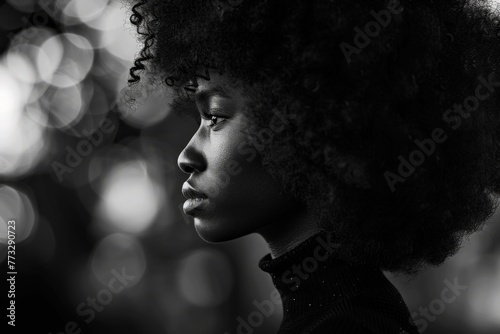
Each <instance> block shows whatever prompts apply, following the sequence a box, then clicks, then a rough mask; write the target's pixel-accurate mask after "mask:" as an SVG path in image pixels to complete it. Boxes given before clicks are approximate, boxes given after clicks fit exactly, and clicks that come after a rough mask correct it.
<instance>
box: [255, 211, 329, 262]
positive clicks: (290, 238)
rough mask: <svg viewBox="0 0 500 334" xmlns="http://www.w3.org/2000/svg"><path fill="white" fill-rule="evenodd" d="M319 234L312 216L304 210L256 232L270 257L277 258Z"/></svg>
mask: <svg viewBox="0 0 500 334" xmlns="http://www.w3.org/2000/svg"><path fill="white" fill-rule="evenodd" d="M319 232H320V229H319V228H318V226H317V225H316V223H315V220H314V218H313V217H312V215H311V214H310V213H309V212H308V211H307V210H304V211H303V212H301V213H300V214H296V215H293V217H291V218H290V219H282V220H281V221H280V222H278V223H276V224H273V225H271V226H267V227H266V228H264V229H262V230H260V231H258V232H257V233H258V234H260V235H261V236H262V237H263V238H264V240H265V241H266V243H267V245H268V246H269V249H270V252H271V257H272V258H273V259H274V258H277V257H279V256H281V255H283V254H285V253H286V252H288V251H289V250H291V249H293V248H295V247H296V246H298V245H299V244H301V243H302V242H303V241H305V240H307V239H308V238H310V237H312V236H313V235H315V234H317V233H319Z"/></svg>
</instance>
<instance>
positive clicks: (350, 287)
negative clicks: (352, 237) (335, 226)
mask: <svg viewBox="0 0 500 334" xmlns="http://www.w3.org/2000/svg"><path fill="white" fill-rule="evenodd" d="M338 247H339V246H338V244H335V243H333V242H332V239H331V237H330V236H329V235H327V234H325V233H318V234H316V235H314V236H312V237H310V238H309V239H307V240H306V241H304V242H302V243H301V244H299V245H298V246H297V247H295V248H293V249H291V250H289V251H288V252H286V253H285V254H283V255H281V256H279V257H277V258H274V259H272V258H271V254H267V255H266V256H264V257H263V258H262V259H261V260H260V261H259V267H260V269H262V270H263V271H265V272H267V273H269V274H270V275H271V277H272V279H273V283H274V286H275V287H276V288H277V289H278V291H279V292H280V295H281V299H282V302H283V312H284V319H283V320H284V321H287V319H293V318H295V317H302V316H305V315H306V314H308V313H310V312H320V311H323V310H325V309H326V308H327V307H329V306H331V304H332V303H334V302H335V301H337V300H339V299H340V298H346V297H351V296H354V295H357V294H359V293H362V292H369V291H373V290H374V289H377V286H379V287H381V286H383V285H387V283H389V282H388V281H387V279H386V278H385V276H384V275H383V273H382V271H381V270H380V268H377V267H374V266H370V265H367V264H359V263H358V264H353V263H349V262H346V261H344V260H341V259H340V258H339V255H338ZM389 284H390V283H389Z"/></svg>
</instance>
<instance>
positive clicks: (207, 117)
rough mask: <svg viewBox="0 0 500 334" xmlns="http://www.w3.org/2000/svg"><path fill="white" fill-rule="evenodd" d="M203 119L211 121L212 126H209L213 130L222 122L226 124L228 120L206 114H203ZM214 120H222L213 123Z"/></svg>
mask: <svg viewBox="0 0 500 334" xmlns="http://www.w3.org/2000/svg"><path fill="white" fill-rule="evenodd" d="M202 118H203V119H206V120H210V124H209V125H207V126H208V127H209V128H213V127H214V126H216V125H218V124H220V123H221V122H224V121H225V120H226V119H227V118H226V117H222V116H216V115H213V114H210V113H206V112H203V113H202ZM214 118H216V119H220V121H218V122H216V123H213V120H214Z"/></svg>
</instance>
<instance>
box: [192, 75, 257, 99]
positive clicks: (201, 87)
mask: <svg viewBox="0 0 500 334" xmlns="http://www.w3.org/2000/svg"><path fill="white" fill-rule="evenodd" d="M196 83H197V86H196V90H195V91H194V92H193V93H194V94H195V98H196V102H205V101H207V100H208V99H209V98H211V97H222V98H226V99H234V100H247V97H248V96H247V95H246V94H244V92H245V89H244V85H243V82H242V81H240V80H238V79H233V78H229V77H227V76H224V75H220V74H218V73H216V72H211V73H210V79H209V80H205V79H203V78H198V79H197V80H196Z"/></svg>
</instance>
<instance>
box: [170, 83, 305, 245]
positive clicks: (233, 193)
mask: <svg viewBox="0 0 500 334" xmlns="http://www.w3.org/2000/svg"><path fill="white" fill-rule="evenodd" d="M239 86H240V85H238V87H239ZM195 93H196V106H197V108H198V111H199V112H200V114H201V123H200V126H199V128H198V130H197V131H196V133H194V135H193V137H192V138H191V140H190V141H189V143H188V144H187V146H186V147H185V148H184V150H183V151H182V152H181V154H180V155H179V158H178V165H179V167H180V169H181V170H182V171H183V172H185V173H187V174H189V178H188V180H187V181H186V182H185V183H184V185H183V193H184V195H185V196H186V197H192V198H191V199H188V200H187V201H186V202H185V203H184V207H183V208H184V211H185V212H186V213H187V214H189V215H191V216H193V217H194V222H195V228H196V231H197V232H198V234H199V235H200V237H201V238H202V239H204V240H205V241H208V242H220V241H227V240H231V239H235V238H238V237H241V236H245V235H247V234H250V233H253V232H257V231H258V230H260V229H267V228H268V227H270V226H273V225H275V226H281V225H282V224H283V223H285V226H286V222H287V221H288V220H292V219H293V217H297V216H298V215H299V214H300V212H302V211H303V210H304V208H303V206H302V205H300V204H299V203H298V202H297V201H295V200H293V199H290V198H288V196H285V195H283V194H282V193H281V189H282V188H281V184H280V183H279V182H278V181H277V180H275V179H273V178H272V177H271V176H270V175H269V174H268V173H267V172H266V171H265V169H264V168H263V166H262V165H261V162H260V158H259V155H258V151H257V149H256V148H255V147H253V146H252V143H251V141H250V140H248V138H247V135H246V134H245V130H246V131H248V129H250V128H251V125H252V119H251V117H250V116H249V115H248V114H246V113H245V111H244V110H245V105H246V103H251V101H249V99H248V98H247V97H245V96H244V95H243V89H242V88H236V85H233V84H231V81H229V80H228V79H227V78H225V77H222V76H220V75H216V74H213V75H211V77H210V80H198V87H197V88H196V92H195ZM280 228H281V227H280Z"/></svg>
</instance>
